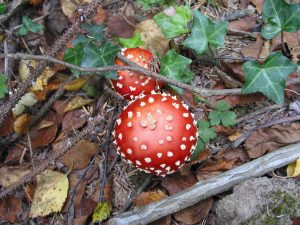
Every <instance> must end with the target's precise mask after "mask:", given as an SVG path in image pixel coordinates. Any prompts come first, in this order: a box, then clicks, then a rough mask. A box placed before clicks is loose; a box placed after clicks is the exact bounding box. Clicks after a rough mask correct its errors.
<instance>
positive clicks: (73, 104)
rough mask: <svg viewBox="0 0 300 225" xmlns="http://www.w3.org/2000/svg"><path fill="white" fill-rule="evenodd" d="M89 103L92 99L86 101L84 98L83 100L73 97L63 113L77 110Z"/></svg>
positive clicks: (79, 97)
mask: <svg viewBox="0 0 300 225" xmlns="http://www.w3.org/2000/svg"><path fill="white" fill-rule="evenodd" d="M91 102H93V100H92V99H86V98H83V97H82V96H75V97H74V98H72V99H71V100H70V101H69V102H68V104H67V106H66V108H65V110H64V111H65V112H69V111H72V110H74V109H78V108H81V107H82V106H84V105H88V104H90V103H91Z"/></svg>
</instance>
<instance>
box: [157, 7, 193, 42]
mask: <svg viewBox="0 0 300 225" xmlns="http://www.w3.org/2000/svg"><path fill="white" fill-rule="evenodd" d="M191 19H192V11H191V9H190V8H188V7H185V6H175V7H173V6H172V7H170V8H168V9H166V10H165V11H163V12H161V13H158V14H157V15H156V16H154V17H153V20H154V22H155V23H156V24H157V26H158V27H159V28H160V29H161V30H162V32H163V33H164V35H165V36H166V37H167V38H173V37H177V36H178V35H180V34H184V33H188V32H189V31H190V29H189V28H188V22H189V21H191Z"/></svg>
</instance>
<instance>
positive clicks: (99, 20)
mask: <svg viewBox="0 0 300 225" xmlns="http://www.w3.org/2000/svg"><path fill="white" fill-rule="evenodd" d="M105 20H106V11H105V10H104V9H103V8H101V7H98V9H97V13H96V15H95V16H93V17H92V18H91V19H90V23H91V24H92V23H96V24H104V22H105Z"/></svg>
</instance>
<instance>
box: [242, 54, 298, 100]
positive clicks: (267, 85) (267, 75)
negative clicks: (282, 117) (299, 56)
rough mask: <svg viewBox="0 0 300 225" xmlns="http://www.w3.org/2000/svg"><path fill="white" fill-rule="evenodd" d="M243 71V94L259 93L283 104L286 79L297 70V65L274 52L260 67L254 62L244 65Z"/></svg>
mask: <svg viewBox="0 0 300 225" xmlns="http://www.w3.org/2000/svg"><path fill="white" fill-rule="evenodd" d="M243 70H244V72H245V74H246V81H245V83H244V86H243V88H242V92H243V93H254V92H261V93H263V94H264V95H265V96H267V97H268V98H269V99H271V100H272V101H274V102H276V103H277V104H283V102H284V88H285V82H286V79H287V77H288V75H289V74H291V73H292V72H295V71H296V70H297V65H295V64H293V63H292V62H291V61H290V60H289V59H287V58H286V57H284V56H283V55H282V53H281V52H274V53H272V54H270V55H269V57H268V58H267V59H266V60H265V62H264V63H263V64H262V65H260V64H259V63H258V62H256V61H249V62H246V63H244V65H243Z"/></svg>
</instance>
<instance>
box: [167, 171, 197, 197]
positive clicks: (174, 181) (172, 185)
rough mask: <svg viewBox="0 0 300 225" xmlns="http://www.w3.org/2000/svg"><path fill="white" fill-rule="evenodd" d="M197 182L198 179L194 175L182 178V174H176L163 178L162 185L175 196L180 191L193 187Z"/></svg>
mask: <svg viewBox="0 0 300 225" xmlns="http://www.w3.org/2000/svg"><path fill="white" fill-rule="evenodd" d="M196 182H197V179H196V177H195V176H194V175H193V174H189V175H188V176H181V175H180V174H178V173H175V174H172V175H170V176H167V177H165V178H163V180H162V183H161V185H162V186H163V188H165V189H166V190H167V191H168V192H169V193H170V194H171V195H173V194H176V193H177V192H179V191H182V190H184V189H186V188H189V187H191V186H193V185H194V184H195V183H196Z"/></svg>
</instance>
